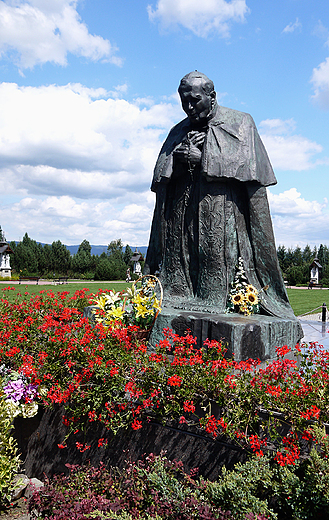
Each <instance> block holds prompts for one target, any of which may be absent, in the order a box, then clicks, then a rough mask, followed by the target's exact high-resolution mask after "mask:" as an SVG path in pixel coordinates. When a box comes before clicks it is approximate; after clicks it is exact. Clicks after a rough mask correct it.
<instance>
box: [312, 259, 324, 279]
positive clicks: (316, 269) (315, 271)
mask: <svg viewBox="0 0 329 520" xmlns="http://www.w3.org/2000/svg"><path fill="white" fill-rule="evenodd" d="M310 267H311V276H310V285H316V284H318V283H319V280H320V269H322V265H321V264H320V262H319V259H318V258H314V260H313V262H312V264H311V266H310Z"/></svg>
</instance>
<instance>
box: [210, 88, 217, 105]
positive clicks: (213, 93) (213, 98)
mask: <svg viewBox="0 0 329 520" xmlns="http://www.w3.org/2000/svg"><path fill="white" fill-rule="evenodd" d="M210 97H211V106H212V107H213V106H214V104H215V101H216V92H215V91H214V90H213V91H212V92H210Z"/></svg>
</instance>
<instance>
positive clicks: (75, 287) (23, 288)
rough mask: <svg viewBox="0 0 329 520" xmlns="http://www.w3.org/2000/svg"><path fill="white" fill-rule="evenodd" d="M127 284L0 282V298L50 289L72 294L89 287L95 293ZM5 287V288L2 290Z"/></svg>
mask: <svg viewBox="0 0 329 520" xmlns="http://www.w3.org/2000/svg"><path fill="white" fill-rule="evenodd" d="M128 285H130V284H127V283H126V282H116V281H115V282H92V283H91V282H86V281H84V280H82V281H81V282H78V281H77V282H73V283H71V282H70V283H67V284H61V285H53V284H52V282H51V281H50V282H49V284H47V285H36V284H35V283H31V282H30V283H28V284H27V283H25V284H24V283H22V284H16V283H15V284H13V283H10V282H8V283H0V298H6V299H7V300H9V301H14V300H15V298H16V296H17V294H21V295H25V296H28V295H29V294H35V293H39V292H40V291H52V292H53V293H55V294H57V292H63V291H68V292H69V293H70V295H72V296H73V294H74V293H75V291H79V290H80V291H81V289H85V288H87V289H89V291H90V292H91V293H96V292H97V291H98V289H112V290H113V291H122V290H124V289H125V288H126V287H127V286H128ZM7 287H13V288H14V290H13V291H7V290H6V288H7ZM4 289H5V290H4Z"/></svg>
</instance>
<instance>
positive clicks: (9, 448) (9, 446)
mask: <svg viewBox="0 0 329 520" xmlns="http://www.w3.org/2000/svg"><path fill="white" fill-rule="evenodd" d="M11 431H12V419H11V417H10V415H9V412H8V408H7V405H6V401H5V399H4V393H3V391H2V380H1V378H0V509H1V508H4V507H6V506H7V505H8V504H9V502H10V499H11V495H12V493H13V491H14V489H15V486H14V482H13V479H14V476H15V474H16V473H17V471H18V469H19V465H20V459H19V456H18V455H17V444H16V441H15V439H14V438H13V437H12V435H11Z"/></svg>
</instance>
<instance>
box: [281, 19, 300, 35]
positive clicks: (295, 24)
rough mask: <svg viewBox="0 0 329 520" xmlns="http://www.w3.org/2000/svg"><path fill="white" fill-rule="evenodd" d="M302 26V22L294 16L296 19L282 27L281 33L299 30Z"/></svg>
mask: <svg viewBox="0 0 329 520" xmlns="http://www.w3.org/2000/svg"><path fill="white" fill-rule="evenodd" d="M301 28H302V24H301V22H300V21H299V19H298V18H296V20H295V21H294V22H290V23H289V24H288V25H287V26H286V27H285V28H284V29H283V31H282V32H283V33H285V34H287V33H292V32H295V31H297V30H298V31H300V30H301Z"/></svg>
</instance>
